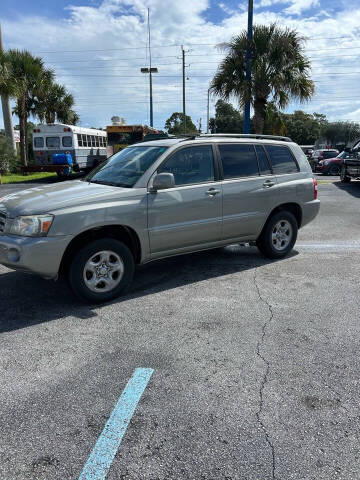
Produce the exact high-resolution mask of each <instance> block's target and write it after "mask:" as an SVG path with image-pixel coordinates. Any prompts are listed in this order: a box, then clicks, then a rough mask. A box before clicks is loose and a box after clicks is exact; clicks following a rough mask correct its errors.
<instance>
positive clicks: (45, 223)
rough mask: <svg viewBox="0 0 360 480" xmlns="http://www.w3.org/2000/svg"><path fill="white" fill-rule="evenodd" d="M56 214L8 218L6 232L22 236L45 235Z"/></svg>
mask: <svg viewBox="0 0 360 480" xmlns="http://www.w3.org/2000/svg"><path fill="white" fill-rule="evenodd" d="M53 219H54V215H29V216H26V217H16V218H14V219H13V220H10V219H8V221H7V222H6V226H5V231H6V233H10V234H12V235H20V236H22V237H45V236H46V235H47V233H48V231H49V229H50V227H51V224H52V222H53Z"/></svg>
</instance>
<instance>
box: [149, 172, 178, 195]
mask: <svg viewBox="0 0 360 480" xmlns="http://www.w3.org/2000/svg"><path fill="white" fill-rule="evenodd" d="M173 187H175V179H174V175H173V174H172V173H158V174H157V175H155V177H154V180H153V184H152V188H151V190H150V191H151V192H152V193H155V192H157V191H158V190H165V189H166V188H173Z"/></svg>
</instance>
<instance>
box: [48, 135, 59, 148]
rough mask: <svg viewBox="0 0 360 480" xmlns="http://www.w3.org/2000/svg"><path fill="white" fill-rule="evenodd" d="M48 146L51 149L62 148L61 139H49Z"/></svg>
mask: <svg viewBox="0 0 360 480" xmlns="http://www.w3.org/2000/svg"><path fill="white" fill-rule="evenodd" d="M46 146H47V147H49V148H60V138H59V137H47V138H46Z"/></svg>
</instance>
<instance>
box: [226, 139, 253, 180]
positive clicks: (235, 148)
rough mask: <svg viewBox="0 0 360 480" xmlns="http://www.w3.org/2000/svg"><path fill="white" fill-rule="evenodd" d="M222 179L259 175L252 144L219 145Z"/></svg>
mask: <svg viewBox="0 0 360 480" xmlns="http://www.w3.org/2000/svg"><path fill="white" fill-rule="evenodd" d="M219 151H220V157H221V162H222V165H223V171H224V179H225V180H226V179H229V178H239V177H240V178H241V177H253V176H258V175H259V170H258V164H257V158H256V154H255V150H254V147H253V145H242V144H236V145H234V144H229V145H226V144H223V145H219Z"/></svg>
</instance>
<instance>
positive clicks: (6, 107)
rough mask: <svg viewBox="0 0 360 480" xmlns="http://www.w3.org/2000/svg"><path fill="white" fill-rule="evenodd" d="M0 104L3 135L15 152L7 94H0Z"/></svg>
mask: <svg viewBox="0 0 360 480" xmlns="http://www.w3.org/2000/svg"><path fill="white" fill-rule="evenodd" d="M3 51H4V49H3V43H2V36H1V25H0V52H3ZM1 106H2V111H3V118H4V129H5V135H6V136H7V137H8V138H10V140H11V144H12V146H13V150H14V152H15V153H16V143H15V137H14V127H13V122H12V116H11V108H10V100H9V97H8V96H7V95H2V96H1Z"/></svg>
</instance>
